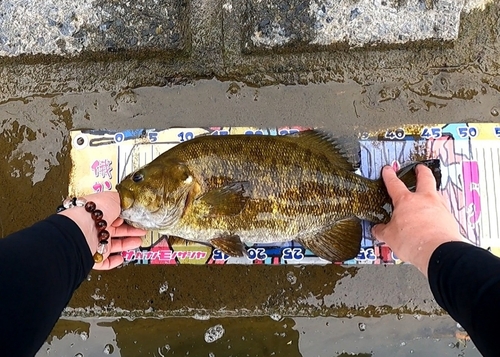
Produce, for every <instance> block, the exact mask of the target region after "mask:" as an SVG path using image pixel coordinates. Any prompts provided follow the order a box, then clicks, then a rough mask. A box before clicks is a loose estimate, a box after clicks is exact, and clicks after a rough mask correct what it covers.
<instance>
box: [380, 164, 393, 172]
mask: <svg viewBox="0 0 500 357" xmlns="http://www.w3.org/2000/svg"><path fill="white" fill-rule="evenodd" d="M382 170H384V171H394V168H393V167H392V166H391V165H385V166H384V167H383V168H382Z"/></svg>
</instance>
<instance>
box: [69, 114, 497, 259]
mask: <svg viewBox="0 0 500 357" xmlns="http://www.w3.org/2000/svg"><path fill="white" fill-rule="evenodd" d="M306 129H308V128H304V127H293V126H292V127H279V128H254V127H209V128H170V129H163V130H156V129H143V130H127V131H121V132H111V131H98V130H75V131H72V132H71V140H72V149H71V160H72V170H71V174H70V186H69V194H70V196H82V195H86V194H91V193H95V192H101V191H106V190H114V187H115V185H116V184H117V183H118V182H120V180H121V179H122V178H123V177H124V176H125V175H127V174H129V173H130V172H133V171H135V170H136V169H138V168H139V167H141V166H143V165H145V164H146V163H148V162H150V161H152V160H153V159H154V158H156V157H157V156H159V155H160V154H161V153H163V152H165V151H166V150H168V149H170V148H172V147H173V146H175V145H177V144H179V143H181V142H183V141H186V140H190V139H192V138H194V137H195V136H199V135H234V134H246V135H286V134H291V133H296V132H298V131H301V130H306ZM359 145H360V155H361V165H360V168H359V170H358V173H359V174H360V175H362V176H365V177H368V178H372V179H376V178H379V177H380V171H381V168H382V167H383V166H384V165H393V166H394V167H395V168H398V167H399V166H400V165H403V164H405V163H407V162H409V161H414V160H416V159H425V158H437V159H440V161H441V171H442V184H441V194H442V195H443V196H444V197H445V198H446V200H447V201H448V202H449V207H450V210H451V212H452V213H453V215H454V216H455V218H456V220H457V222H458V223H459V226H460V232H461V234H462V235H463V236H464V237H465V238H466V239H467V240H469V241H470V242H471V243H473V244H474V245H477V246H480V247H483V248H485V249H488V250H490V251H491V252H492V253H493V254H495V255H498V256H500V223H499V221H500V206H499V203H498V202H499V201H500V187H499V188H497V187H496V186H497V185H498V184H500V163H499V161H500V124H494V123H478V124H466V123H456V124H443V125H433V126H419V125H407V126H405V127H402V128H395V129H389V130H386V131H381V132H373V133H368V132H365V133H360V134H359ZM370 227H371V225H370V224H369V223H368V222H363V238H362V242H361V250H360V252H359V254H358V256H357V257H356V258H354V259H351V260H349V261H345V262H339V263H343V264H399V263H402V262H401V261H400V260H399V259H398V258H397V257H396V256H395V255H394V253H393V252H392V251H391V249H390V248H389V247H388V246H387V245H386V244H384V242H380V241H376V240H374V239H373V238H372V237H371V234H370ZM122 255H123V257H124V258H125V261H126V262H129V263H135V264H270V265H280V264H326V263H328V262H327V261H325V260H323V259H321V258H318V257H316V256H315V255H313V254H312V253H311V252H310V251H309V250H306V249H304V248H303V247H302V246H301V245H300V244H298V243H297V242H285V243H279V244H254V245H252V246H247V257H240V258H233V257H228V256H226V255H225V254H223V253H222V252H220V251H219V250H218V249H214V248H212V247H209V246H206V245H203V244H196V243H195V244H192V243H189V244H186V243H179V241H178V240H177V241H175V242H172V241H170V240H169V239H168V237H167V236H163V235H161V234H159V233H157V232H148V234H147V235H146V237H145V238H144V239H143V246H142V247H141V248H140V249H136V250H130V251H125V252H123V253H122Z"/></svg>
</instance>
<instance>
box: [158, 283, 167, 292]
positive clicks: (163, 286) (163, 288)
mask: <svg viewBox="0 0 500 357" xmlns="http://www.w3.org/2000/svg"><path fill="white" fill-rule="evenodd" d="M167 290H168V283H167V282H164V283H163V284H161V285H160V290H159V292H160V294H163V293H164V292H166V291H167Z"/></svg>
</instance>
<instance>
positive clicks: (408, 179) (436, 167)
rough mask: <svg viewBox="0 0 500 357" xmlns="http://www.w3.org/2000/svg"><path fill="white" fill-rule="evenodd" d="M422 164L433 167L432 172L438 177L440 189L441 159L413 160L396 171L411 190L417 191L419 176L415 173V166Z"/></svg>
mask: <svg viewBox="0 0 500 357" xmlns="http://www.w3.org/2000/svg"><path fill="white" fill-rule="evenodd" d="M420 164H422V165H425V166H427V167H428V168H429V169H431V171H432V174H433V175H434V178H435V179H436V190H439V188H440V187H441V166H440V161H439V159H430V160H423V161H415V162H411V163H409V164H408V165H405V166H404V167H402V168H401V169H400V170H399V171H398V172H396V175H397V176H398V177H399V179H400V180H401V181H403V182H404V184H405V185H406V187H408V189H409V190H410V191H412V192H415V189H416V187H417V176H416V175H415V168H416V167H417V165H420Z"/></svg>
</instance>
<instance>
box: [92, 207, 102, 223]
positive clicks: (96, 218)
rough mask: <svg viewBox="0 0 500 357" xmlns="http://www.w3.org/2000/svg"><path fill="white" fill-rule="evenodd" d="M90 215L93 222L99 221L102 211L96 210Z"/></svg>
mask: <svg viewBox="0 0 500 357" xmlns="http://www.w3.org/2000/svg"><path fill="white" fill-rule="evenodd" d="M90 215H91V216H92V219H93V220H94V221H100V220H101V219H102V216H103V214H102V211H101V210H100V209H96V210H95V211H93V212H92V213H90Z"/></svg>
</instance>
